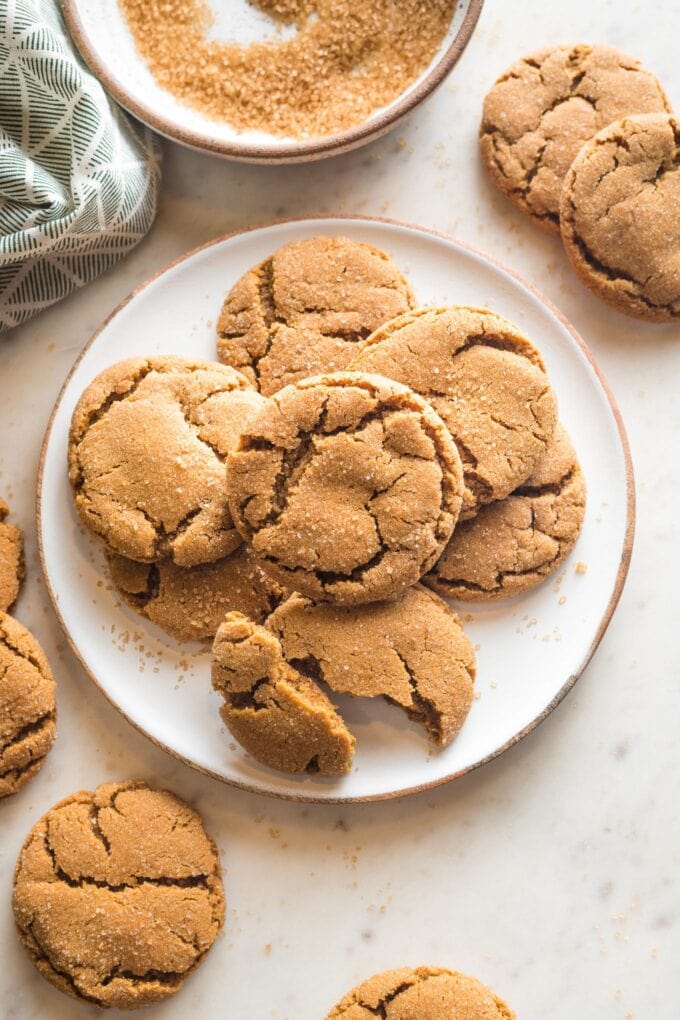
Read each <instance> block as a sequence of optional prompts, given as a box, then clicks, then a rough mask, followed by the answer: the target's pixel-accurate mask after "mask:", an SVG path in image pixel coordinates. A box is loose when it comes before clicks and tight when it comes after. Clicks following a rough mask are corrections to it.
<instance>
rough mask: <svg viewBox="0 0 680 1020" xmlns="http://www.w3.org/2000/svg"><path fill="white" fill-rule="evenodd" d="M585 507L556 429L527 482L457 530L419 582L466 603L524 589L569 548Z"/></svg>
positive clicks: (570, 452) (564, 439)
mask: <svg viewBox="0 0 680 1020" xmlns="http://www.w3.org/2000/svg"><path fill="white" fill-rule="evenodd" d="M585 508H586V486H585V481H584V478H583V473H582V471H581V468H580V466H579V463H578V460H577V457H576V454H575V452H574V448H573V446H572V445H571V441H570V439H569V437H568V435H567V433H566V432H565V430H564V428H562V426H561V425H558V426H557V428H556V429H555V434H554V436H553V439H552V440H551V441H550V443H549V444H548V449H547V450H546V452H545V455H544V456H543V457H542V459H541V460H540V461H539V463H538V465H537V467H536V469H535V470H534V473H533V474H532V475H531V477H530V478H528V479H527V480H526V482H524V484H523V485H522V486H521V487H520V488H519V489H517V490H516V492H514V493H513V494H512V495H511V496H508V497H507V498H506V499H503V500H501V501H500V502H498V503H492V504H491V505H490V506H486V507H483V508H482V509H481V510H480V512H479V513H478V514H477V516H476V517H475V518H473V520H471V521H464V522H463V523H462V524H460V525H459V526H458V527H457V528H456V531H455V533H454V535H453V537H452V539H451V541H450V542H449V544H448V545H447V547H446V549H445V550H444V553H443V555H442V557H441V559H440V560H439V562H438V563H437V564H436V565H435V566H434V568H433V569H432V571H431V572H430V573H429V574H428V575H427V577H426V578H425V583H426V584H428V585H430V587H432V588H434V589H435V591H438V592H439V593H440V595H447V596H449V597H450V598H455V599H463V600H465V601H483V600H486V599H498V598H506V597H508V596H509V595H519V594H520V592H524V591H528V590H529V588H533V587H534V585H536V584H539V583H540V582H541V581H543V580H544V579H545V578H546V577H548V575H549V574H552V573H553V572H554V571H555V570H557V568H558V567H559V566H560V564H561V563H562V562H563V561H564V559H565V558H566V557H567V556H568V555H569V553H570V552H571V550H572V549H573V548H574V545H575V544H576V540H577V538H578V536H579V534H580V532H581V527H582V525H583V519H584V516H585Z"/></svg>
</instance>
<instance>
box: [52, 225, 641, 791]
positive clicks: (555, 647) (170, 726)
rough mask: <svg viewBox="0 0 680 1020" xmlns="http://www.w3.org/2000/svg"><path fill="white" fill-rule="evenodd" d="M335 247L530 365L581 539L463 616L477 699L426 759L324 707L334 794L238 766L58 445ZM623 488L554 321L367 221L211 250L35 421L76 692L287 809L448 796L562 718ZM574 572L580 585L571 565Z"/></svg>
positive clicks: (177, 272) (201, 661)
mask: <svg viewBox="0 0 680 1020" xmlns="http://www.w3.org/2000/svg"><path fill="white" fill-rule="evenodd" d="M319 233H327V234H329V233H330V234H332V233H341V234H344V235H346V236H348V237H350V238H354V239H356V240H362V241H367V242H369V243H371V244H374V245H377V246H378V247H380V248H382V249H384V250H386V251H388V252H389V253H390V254H391V255H392V256H393V257H394V259H395V260H396V262H397V264H398V265H399V266H400V267H401V268H402V269H403V270H404V271H405V272H406V274H407V275H408V277H409V280H410V282H411V284H412V286H413V288H414V290H415V293H416V295H417V297H418V299H419V301H420V302H421V303H422V304H438V305H441V304H447V303H449V304H453V303H463V304H473V305H478V306H487V307H489V308H491V309H493V310H494V311H496V312H500V313H501V314H502V315H505V316H507V317H508V318H509V319H510V320H511V321H513V322H515V323H517V324H518V325H519V326H520V327H521V328H522V330H524V331H525V332H526V333H527V334H528V335H529V336H530V337H531V338H532V339H533V340H534V341H535V342H536V344H537V345H538V346H539V347H540V349H541V351H542V353H543V355H544V358H545V361H546V364H547V368H548V371H549V373H550V376H551V379H552V382H553V385H554V387H555V390H556V392H557V396H558V400H559V407H560V417H561V420H562V421H563V422H564V424H565V425H566V427H567V429H568V430H569V432H570V434H571V436H572V438H573V440H574V443H575V446H576V449H577V451H578V453H579V457H580V459H581V463H582V465H583V469H584V472H585V476H586V480H587V483H588V509H587V514H586V520H585V525H584V528H583V533H582V535H581V537H580V539H579V541H578V544H577V546H576V549H575V551H574V552H573V553H572V555H571V556H570V558H569V559H568V560H567V562H566V564H565V565H564V566H563V567H562V569H561V570H560V572H559V574H558V575H557V576H555V577H553V578H551V579H549V580H547V581H546V582H545V583H544V584H542V585H540V586H539V587H537V588H535V589H534V590H533V591H532V592H530V593H528V594H526V595H523V596H520V597H518V598H515V599H512V600H506V601H503V602H499V603H496V604H491V605H488V606H486V607H476V606H474V605H471V604H467V605H459V606H457V607H456V608H458V609H459V611H461V612H463V613H468V612H471V618H470V619H469V620H468V622H467V623H466V625H465V626H466V629H467V631H468V633H469V634H470V636H471V638H472V640H473V642H474V643H475V645H476V646H477V649H478V651H477V661H478V680H477V691H478V695H479V696H478V698H477V700H476V701H475V702H474V704H473V708H472V711H471V713H470V716H469V718H468V720H467V721H466V723H465V725H464V727H463V729H462V730H461V732H460V734H459V735H458V737H456V739H455V740H454V741H453V743H452V744H451V745H450V746H449V747H447V748H446V749H444V750H443V751H433V750H432V749H431V747H430V746H429V745H428V743H427V741H426V739H425V737H424V734H423V731H422V729H421V728H420V727H419V726H417V725H416V724H414V723H410V722H409V721H408V720H407V719H406V718H405V716H404V714H403V713H402V712H401V711H400V710H399V709H397V708H395V707H391V706H389V705H388V704H386V703H384V702H382V701H379V700H377V701H363V700H361V701H359V700H352V699H350V698H338V699H337V700H338V701H339V702H340V704H341V709H342V712H343V714H344V716H345V718H346V720H347V722H348V724H349V725H350V728H351V730H352V731H353V732H354V733H355V735H356V737H357V753H356V758H355V767H354V769H353V771H352V772H351V773H350V774H349V775H348V776H346V777H344V778H342V779H340V780H331V779H324V778H321V777H318V776H315V777H312V776H304V777H291V776H286V775H282V774H279V773H276V772H274V771H272V770H269V769H267V768H265V767H264V766H262V765H259V764H258V763H257V762H256V761H253V760H252V759H250V758H249V757H248V756H247V755H246V754H245V753H244V752H243V751H242V750H241V749H240V748H239V747H237V746H236V745H235V744H234V743H233V742H232V741H231V740H230V739H229V735H228V734H225V731H224V729H223V727H222V725H221V720H220V718H219V715H218V708H219V705H220V699H219V697H218V696H217V694H215V693H214V692H213V690H212V689H211V686H210V676H209V673H210V656H209V652H208V651H207V650H205V649H204V648H203V647H202V646H199V645H195V646H189V647H187V646H184V647H179V646H178V645H176V644H175V643H174V642H173V641H172V640H171V639H170V638H168V637H167V636H166V635H165V634H164V633H163V632H162V631H161V630H160V629H158V628H156V627H155V626H154V625H152V624H151V623H149V622H147V621H146V620H144V618H142V617H140V616H138V615H137V614H136V613H134V612H133V611H132V610H131V609H128V608H127V607H125V606H121V605H119V604H118V601H117V599H116V598H115V596H114V594H113V593H112V592H111V591H110V590H108V588H107V587H106V584H102V578H104V579H105V578H106V573H105V568H104V563H103V556H102V553H101V548H100V546H99V544H98V543H97V542H96V541H95V540H94V539H92V538H91V537H90V536H89V535H87V534H86V533H85V532H84V531H83V529H82V527H80V525H79V521H78V519H77V517H76V513H75V510H74V507H73V503H72V499H71V492H70V488H69V483H68V479H67V472H66V454H67V439H68V429H69V422H70V418H71V414H72V412H73V408H74V407H75V404H76V402H77V400H78V397H79V396H80V394H81V392H82V391H83V389H84V388H85V386H86V385H87V384H88V383H89V382H90V380H91V379H92V378H93V377H94V376H95V375H96V374H97V373H98V372H100V371H101V370H102V369H104V368H106V367H107V366H108V365H110V364H111V363H112V362H114V361H118V360H119V359H121V358H127V357H131V356H133V355H154V354H161V353H172V354H185V355H186V354H191V355H192V356H196V355H197V356H201V357H205V358H210V359H213V358H214V357H215V320H216V318H217V313H218V311H219V308H220V305H221V303H222V300H223V298H224V296H225V293H226V292H227V290H228V289H229V288H230V287H231V285H232V284H233V283H234V282H235V281H236V280H237V279H238V277H239V276H240V275H241V274H242V273H243V272H244V271H245V270H246V269H247V268H248V267H249V266H251V265H253V264H254V263H257V262H259V261H261V260H262V259H263V258H265V257H266V256H268V255H269V254H270V253H271V252H272V251H274V250H275V249H276V248H278V247H279V246H280V245H282V244H285V243H287V242H288V241H293V240H297V239H299V238H303V237H310V236H313V235H315V234H319ZM633 511H634V508H633V480H632V469H631V464H630V457H629V453H628V445H627V441H626V438H625V433H624V431H623V427H622V424H621V420H620V418H619V415H618V412H617V410H616V407H615V405H614V404H613V401H612V397H611V394H610V393H609V392H608V390H607V387H606V384H605V383H604V380H603V379H602V376H601V374H600V372H599V369H598V368H597V366H596V364H595V362H594V361H593V359H592V356H591V355H590V354H589V352H588V351H587V349H586V348H585V346H584V345H583V343H582V341H581V340H580V339H579V338H578V336H577V335H576V334H575V333H574V331H573V330H572V329H571V328H570V326H569V325H568V324H567V322H566V321H565V320H564V319H563V318H562V317H561V316H560V315H559V313H558V312H557V311H556V310H555V309H553V308H551V307H550V306H549V305H548V304H547V303H546V302H545V300H544V299H543V298H541V296H540V295H539V294H537V293H536V292H535V291H534V290H532V289H531V288H530V287H529V286H528V285H527V284H525V283H523V282H522V281H521V280H519V279H518V278H517V277H516V276H514V275H513V274H512V273H510V272H509V271H507V270H506V269H504V268H503V267H501V266H499V265H497V264H495V263H493V262H491V261H490V260H489V259H488V258H486V257H485V256H483V255H481V254H479V253H477V252H475V251H473V250H471V249H469V248H466V247H465V246H463V245H461V244H459V243H457V242H456V241H454V240H452V239H450V238H447V237H444V236H438V235H435V234H432V233H428V232H426V231H424V230H420V229H417V228H415V227H410V226H407V225H401V224H397V223H390V222H384V221H377V220H370V219H349V218H348V219H320V220H304V221H294V222H287V223H278V224H275V225H273V226H267V227H261V228H258V229H254V230H251V231H247V232H245V233H240V234H235V235H232V236H231V237H226V238H224V239H222V240H218V241H215V242H213V243H211V244H209V245H207V246H206V247H204V248H200V249H198V250H197V251H195V252H193V253H191V254H189V255H187V256H185V257H184V258H182V259H180V260H179V261H178V262H175V263H174V264H173V265H171V266H169V267H168V268H167V269H165V270H164V271H162V272H161V273H160V274H158V275H157V276H155V277H154V278H152V279H151V280H150V281H148V283H146V284H144V285H143V286H141V287H140V288H138V289H137V290H136V291H135V292H134V293H133V294H132V296H131V297H130V298H129V299H128V300H127V301H126V302H125V303H124V304H123V305H121V306H120V307H119V308H118V309H117V310H116V311H115V312H114V313H113V315H112V316H111V317H110V318H109V319H108V320H107V321H106V322H105V323H104V325H103V326H102V327H101V329H100V330H99V332H98V333H96V334H95V336H94V337H93V338H92V340H91V341H90V343H89V344H88V345H87V347H86V348H85V350H84V351H83V353H82V354H81V356H80V358H79V360H78V361H77V363H76V365H75V366H74V368H73V370H72V372H71V374H70V375H69V377H68V379H67V380H66V383H65V385H64V388H63V390H62V392H61V394H60V396H59V399H58V401H57V404H56V407H55V410H54V413H53V416H52V419H51V421H50V424H49V427H48V430H47V435H46V438H45V445H44V448H43V458H42V466H41V473H40V478H39V482H38V535H39V541H40V545H41V555H42V563H43V569H44V572H45V577H46V580H47V585H48V588H49V590H50V593H51V596H52V599H53V601H54V606H55V609H56V611H57V614H58V616H59V619H60V621H61V623H62V626H63V627H64V630H65V632H66V635H67V637H68V639H69V641H70V642H71V645H72V647H73V648H74V651H75V652H76V654H77V655H78V657H79V658H80V660H81V662H82V664H83V666H84V667H85V669H86V671H87V672H88V674H89V675H90V676H91V678H92V679H93V680H94V681H95V683H96V684H98V686H99V687H100V688H101V690H102V691H103V692H104V693H105V694H106V696H107V697H108V698H109V699H110V700H111V701H112V702H113V704H114V705H116V706H117V707H118V708H119V709H120V711H121V712H122V713H123V715H125V717H126V718H127V719H129V720H130V722H132V723H133V724H134V725H135V726H137V727H138V728H139V729H140V730H142V732H144V733H145V734H147V736H149V737H150V738H151V739H152V740H154V741H155V742H156V743H158V744H160V745H161V746H163V747H164V748H165V749H166V750H168V751H169V752H170V753H172V754H174V755H176V756H177V757H179V758H181V759H183V760H184V761H186V762H187V763H188V764H190V765H193V766H195V767H196V768H198V769H201V770H202V771H205V772H208V773H209V774H210V775H213V776H215V777H216V778H218V779H221V780H224V781H225V782H229V783H233V784H235V785H238V786H242V787H245V788H247V789H250V790H256V791H259V792H262V793H267V794H271V795H274V796H282V797H292V798H296V799H300V800H304V799H308V800H329V801H330V800H368V799H371V798H376V799H377V798H385V797H393V796H398V795H400V794H405V793H409V792H412V791H416V790H422V789H424V788H427V787H428V786H433V785H436V784H439V783H443V782H446V781H447V780H449V779H454V778H456V777H457V776H460V775H462V774H463V773H465V772H468V771H469V770H470V769H473V768H476V767H477V766H478V765H481V764H483V763H484V762H486V761H488V760H489V759H491V758H493V757H495V756H496V755H498V754H500V753H501V751H503V750H505V749H506V748H507V747H509V746H510V745H512V744H514V743H516V742H517V741H518V740H519V739H520V738H521V737H523V736H524V735H525V734H526V733H528V732H529V731H530V730H531V729H533V728H534V726H536V725H537V724H538V723H539V722H540V721H541V720H542V719H544V718H545V717H546V715H547V714H548V713H549V712H550V711H551V710H552V709H553V708H554V707H555V706H556V705H557V704H558V703H559V702H560V701H561V699H562V698H563V697H564V696H565V694H566V693H567V692H568V691H569V689H570V688H571V687H572V685H573V684H574V683H575V681H576V679H577V678H578V676H579V675H580V673H581V672H582V670H583V669H584V667H585V666H586V664H587V662H588V660H589V659H590V656H591V655H592V654H593V652H594V650H595V648H596V647H597V644H598V642H599V640H600V638H601V637H602V634H603V633H604V631H605V629H606V627H607V624H608V623H609V620H610V618H611V615H612V612H613V611H614V607H615V605H616V602H617V600H618V597H619V595H620V592H621V588H622V586H623V582H624V579H625V576H626V572H627V569H628V562H629V559H630V552H631V546H632V538H633ZM579 561H580V562H583V563H585V564H586V565H587V571H586V573H577V572H576V570H575V564H576V563H577V562H579Z"/></svg>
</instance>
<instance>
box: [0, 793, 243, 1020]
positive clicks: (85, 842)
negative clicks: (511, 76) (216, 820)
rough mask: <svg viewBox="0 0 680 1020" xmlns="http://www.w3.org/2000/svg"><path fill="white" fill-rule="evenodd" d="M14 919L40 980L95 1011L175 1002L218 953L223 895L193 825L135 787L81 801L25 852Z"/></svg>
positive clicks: (190, 814) (61, 811)
mask: <svg viewBox="0 0 680 1020" xmlns="http://www.w3.org/2000/svg"><path fill="white" fill-rule="evenodd" d="M13 907H14V916H15V919H16V923H17V926H18V929H19V933H20V935H21V939H22V941H23V943H24V945H25V947H26V949H27V950H28V953H29V955H30V956H31V958H32V960H33V962H34V963H35V966H36V967H37V968H38V970H39V971H40V973H41V974H42V975H43V977H45V978H47V980H48V981H51V982H52V984H53V985H56V987H57V988H59V989H60V990H61V991H63V992H66V993H68V994H69V995H72V996H74V997H75V998H78V999H83V1000H86V1001H87V1002H92V1003H96V1005H98V1006H116V1007H118V1008H120V1009H132V1008H135V1007H137V1006H145V1005H148V1004H150V1003H153V1002H158V1001H160V1000H162V999H166V998H168V997H169V996H171V995H174V993H175V992H177V991H178V990H179V989H180V988H181V987H182V985H183V983H184V981H185V979H186V977H187V975H188V974H190V973H191V971H192V970H193V969H194V968H195V967H196V965H197V964H198V963H199V962H200V961H201V960H202V959H203V957H204V956H205V954H206V953H207V951H208V950H209V949H210V947H211V946H212V944H213V942H214V941H215V937H216V936H217V933H218V932H219V930H220V928H221V927H222V923H223V920H224V893H223V889H222V881H221V878H220V866H219V859H218V855H217V849H216V847H215V844H214V843H213V841H212V840H211V839H210V837H209V836H208V835H207V834H206V832H205V830H204V828H203V824H202V821H201V818H200V817H199V815H198V814H196V812H195V811H193V810H192V809H191V808H190V807H188V806H187V805H186V804H185V803H183V802H182V801H181V800H179V799H178V798H177V797H175V796H173V795H172V794H171V793H167V792H166V791H161V790H152V789H149V787H148V786H146V785H145V784H144V783H142V782H124V783H107V784H105V785H103V786H99V787H98V788H97V789H96V790H95V791H94V793H92V792H89V791H82V792H80V793H75V794H73V796H71V797H69V798H67V799H66V800H63V801H61V803H59V804H57V805H56V806H55V807H53V808H52V809H51V810H50V811H48V812H47V814H46V815H44V816H43V817H42V818H41V819H40V821H39V822H38V823H37V824H36V825H35V826H34V828H33V829H32V830H31V832H30V834H29V836H28V838H27V840H26V842H25V843H24V846H23V849H22V851H21V855H20V857H19V861H18V863H17V868H16V872H15V877H14V897H13Z"/></svg>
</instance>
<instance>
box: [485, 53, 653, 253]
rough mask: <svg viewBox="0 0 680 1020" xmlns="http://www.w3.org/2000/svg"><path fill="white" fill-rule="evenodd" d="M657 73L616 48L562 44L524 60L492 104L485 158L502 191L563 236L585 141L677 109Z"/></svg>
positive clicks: (488, 103) (497, 88)
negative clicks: (567, 191)
mask: <svg viewBox="0 0 680 1020" xmlns="http://www.w3.org/2000/svg"><path fill="white" fill-rule="evenodd" d="M669 110H670V107H669V105H668V100H667V98H666V96H665V95H664V92H663V89H662V88H661V86H660V84H659V82H658V81H657V80H656V78H655V77H654V75H652V74H650V73H649V71H647V70H645V68H644V67H643V66H642V65H641V64H640V63H639V61H637V60H634V59H633V58H632V57H629V56H627V55H626V54H625V53H621V52H620V51H619V50H616V49H613V48H612V47H611V46H587V45H583V44H582V45H578V46H554V47H549V48H546V49H542V50H539V51H538V52H536V53H532V54H531V55H530V56H527V57H523V58H522V59H521V60H518V61H517V63H515V64H513V65H512V67H510V68H509V69H508V70H507V71H506V72H505V74H503V75H501V77H500V78H499V79H498V81H497V82H496V83H495V85H494V86H493V88H492V89H491V90H490V92H489V93H488V94H487V96H486V99H485V100H484V113H483V118H482V126H481V132H480V145H481V149H482V158H483V160H484V162H485V164H486V166H487V168H488V170H489V172H490V174H491V176H492V178H493V180H494V182H495V184H496V185H497V186H498V187H499V188H500V190H501V191H502V192H503V193H504V194H505V195H507V197H508V198H510V199H511V200H512V201H513V202H514V203H515V205H517V206H519V208H520V209H521V210H522V211H523V212H525V213H527V214H528V215H529V216H530V217H531V218H532V219H533V220H534V222H535V223H537V224H538V225H539V226H541V227H543V228H544V229H546V230H550V231H552V232H553V233H557V232H558V231H559V221H560V192H561V190H562V182H563V180H564V177H565V175H566V173H567V170H568V169H569V167H570V165H571V163H572V161H573V160H574V158H575V157H576V156H577V154H578V152H579V149H580V148H581V146H582V145H583V143H584V142H586V141H588V139H590V138H592V137H593V135H594V134H596V133H597V132H598V131H600V130H601V128H603V127H605V126H606V125H607V124H611V122H612V121H614V120H618V119H619V118H620V117H624V116H625V115H626V114H630V113H657V112H663V111H669Z"/></svg>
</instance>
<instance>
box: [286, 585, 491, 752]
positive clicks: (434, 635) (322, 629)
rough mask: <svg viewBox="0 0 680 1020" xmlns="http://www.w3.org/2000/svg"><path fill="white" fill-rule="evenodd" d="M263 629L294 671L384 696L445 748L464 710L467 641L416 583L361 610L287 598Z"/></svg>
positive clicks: (470, 679)
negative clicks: (276, 640) (390, 597)
mask: <svg viewBox="0 0 680 1020" xmlns="http://www.w3.org/2000/svg"><path fill="white" fill-rule="evenodd" d="M266 626H267V628H268V629H269V630H270V631H272V633H273V634H275V635H276V636H277V638H278V640H279V642H280V644H281V649H282V652H283V655H284V657H285V659H286V661H287V662H288V663H289V665H290V666H292V667H294V668H295V669H296V670H298V672H300V673H302V674H303V675H305V676H308V677H310V679H313V680H317V681H322V682H323V683H325V684H326V685H327V686H328V687H330V689H331V690H332V691H335V692H336V693H338V694H351V695H354V696H355V697H363V698H374V697H384V698H386V699H387V700H388V701H390V702H392V703H393V704H395V705H398V706H400V707H401V708H403V709H404V710H405V711H406V713H407V714H408V716H409V717H410V718H411V719H413V720H414V721H416V722H418V723H420V724H421V725H423V726H424V727H425V729H426V730H427V733H428V735H429V737H430V739H431V740H432V741H433V743H435V744H437V745H438V746H439V747H443V746H445V745H446V744H448V743H450V741H451V740H452V739H453V737H454V736H455V735H456V733H458V731H459V730H460V728H461V726H462V725H463V723H464V722H465V719H466V717H467V714H468V712H469V711H470V706H471V705H472V697H473V689H474V678H475V653H474V650H473V648H472V643H471V642H470V639H469V638H468V637H467V635H466V634H465V633H464V631H463V628H462V625H461V623H460V620H459V619H458V617H457V616H456V615H455V614H454V613H453V612H452V611H451V610H450V609H449V607H448V606H447V605H446V603H444V602H442V600H441V599H440V598H438V597H437V596H436V595H433V593H432V592H429V591H428V590H427V589H426V588H423V586H422V585H420V584H418V585H416V586H415V587H413V588H409V589H407V590H406V591H405V592H403V593H402V594H401V595H398V596H396V597H395V598H393V599H389V600H386V601H384V602H377V603H373V604H371V605H363V606H333V605H329V604H328V603H314V602H313V601H311V600H310V599H307V598H303V596H301V595H297V594H295V595H291V596H290V597H289V598H288V599H286V601H285V602H283V603H282V604H281V605H280V606H278V607H277V609H275V610H274V612H273V613H272V615H271V616H270V617H269V618H268V620H267V622H266Z"/></svg>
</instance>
